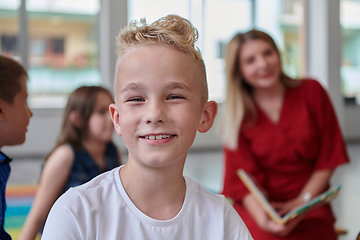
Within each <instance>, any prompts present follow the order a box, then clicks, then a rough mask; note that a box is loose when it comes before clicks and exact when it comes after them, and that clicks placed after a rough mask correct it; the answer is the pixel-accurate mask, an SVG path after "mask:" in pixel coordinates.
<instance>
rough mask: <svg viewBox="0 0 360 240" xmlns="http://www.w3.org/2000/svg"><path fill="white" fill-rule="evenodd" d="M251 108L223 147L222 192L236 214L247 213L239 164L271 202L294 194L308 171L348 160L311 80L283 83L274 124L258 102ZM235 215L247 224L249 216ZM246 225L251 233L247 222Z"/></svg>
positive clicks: (332, 116)
mask: <svg viewBox="0 0 360 240" xmlns="http://www.w3.org/2000/svg"><path fill="white" fill-rule="evenodd" d="M256 110H257V111H256V112H257V116H256V121H255V122H254V125H252V126H251V127H246V126H245V125H242V127H241V130H240V134H239V141H238V142H239V143H238V148H237V149H236V150H229V149H227V148H224V154H225V179H224V188H223V194H224V195H225V196H227V197H230V198H232V199H233V200H234V207H235V209H236V210H238V212H239V213H240V215H241V214H245V215H247V212H246V211H245V212H244V209H242V206H241V200H242V198H243V197H244V196H245V195H247V194H248V190H247V189H246V187H245V186H244V184H243V183H242V182H241V180H240V179H239V178H238V176H237V174H236V170H237V169H239V168H243V169H244V170H245V171H246V172H248V173H250V174H251V175H252V176H253V177H255V179H256V181H257V182H258V183H259V184H260V185H261V187H262V188H263V189H264V190H265V191H266V192H267V193H268V196H269V198H270V199H271V201H286V200H289V199H292V198H295V197H296V196H298V195H299V193H300V191H301V189H302V188H303V186H304V185H305V183H306V182H307V180H308V179H309V177H310V175H311V174H312V173H313V172H314V171H316V170H319V169H334V168H336V167H337V166H339V165H340V164H343V163H346V162H348V161H349V159H348V155H347V152H346V148H345V144H344V141H343V137H342V134H341V131H340V128H339V124H338V122H337V119H336V116H335V113H334V110H333V107H332V105H331V102H330V100H329V97H328V95H327V93H326V91H325V90H324V89H323V88H322V86H321V85H320V84H319V83H318V82H317V81H315V80H310V79H306V80H304V81H303V82H302V83H301V85H300V86H299V87H296V88H286V91H285V96H284V102H283V106H282V109H281V112H280V118H279V121H278V122H277V123H274V122H272V121H271V120H270V119H269V118H268V117H267V115H266V114H265V113H264V112H263V111H262V110H261V109H260V108H259V107H258V106H256ZM240 208H241V209H240ZM325 208H329V207H328V206H327V207H325ZM321 209H322V208H321ZM321 209H320V210H319V211H320V212H321ZM315 212H316V211H315ZM326 212H327V213H324V214H322V215H323V216H322V217H324V218H328V219H330V220H332V222H334V220H333V217H332V214H331V211H330V208H329V210H327V211H326ZM309 215H311V214H309ZM241 216H242V217H243V219H244V221H245V223H246V224H247V225H248V224H250V222H249V223H247V221H248V217H249V218H251V217H250V216H243V215H241ZM249 221H253V220H252V219H249ZM251 224H254V223H253V222H252V223H251ZM255 225H256V224H255ZM300 225H301V224H300ZM248 228H249V230H250V232H251V233H252V234H253V237H254V233H253V232H252V231H251V230H252V229H251V228H252V227H251V226H250V227H249V226H248ZM255 228H256V226H255ZM253 231H255V229H253ZM256 231H259V229H256ZM260 231H261V230H260ZM255 235H256V234H255ZM304 236H306V235H304ZM262 237H265V236H262ZM254 238H255V237H254ZM263 239H265V238H263ZM266 239H272V238H270V237H268V238H266ZM273 239H277V238H273ZM281 239H284V238H281ZM291 239H293V238H291ZM307 239H309V238H307ZM313 239H316V238H313ZM321 239H325V238H321Z"/></svg>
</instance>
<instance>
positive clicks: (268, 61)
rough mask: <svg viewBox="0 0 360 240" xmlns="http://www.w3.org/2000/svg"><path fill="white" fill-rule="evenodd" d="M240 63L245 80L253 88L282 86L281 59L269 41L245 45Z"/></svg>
mask: <svg viewBox="0 0 360 240" xmlns="http://www.w3.org/2000/svg"><path fill="white" fill-rule="evenodd" d="M239 62H240V69H241V73H242V76H243V78H244V80H245V81H246V82H247V83H248V84H250V85H251V86H252V87H253V88H261V89H266V88H271V87H274V86H275V85H277V84H280V74H281V63H280V58H279V55H278V53H277V51H276V49H274V48H273V47H272V45H270V43H268V42H267V41H265V40H262V39H255V40H249V41H246V42H245V43H243V45H242V46H241V48H240V56H239Z"/></svg>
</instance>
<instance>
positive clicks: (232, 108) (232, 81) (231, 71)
mask: <svg viewBox="0 0 360 240" xmlns="http://www.w3.org/2000/svg"><path fill="white" fill-rule="evenodd" d="M255 39H261V40H264V41H266V42H268V43H269V44H270V45H271V46H272V47H273V48H274V49H275V51H276V53H277V54H278V56H279V59H281V58H280V53H279V50H278V48H277V46H276V44H275V42H274V40H273V39H272V38H271V37H270V36H269V35H268V34H266V33H264V32H262V31H258V30H251V31H248V32H246V33H238V34H236V35H235V36H234V37H233V38H232V40H231V41H230V42H229V43H228V45H227V48H226V52H225V62H226V67H225V71H226V83H227V87H226V99H225V102H224V103H223V106H222V112H221V116H220V117H221V119H220V136H221V138H222V141H223V143H224V145H225V146H226V147H228V148H230V149H236V148H237V144H238V138H239V133H240V126H241V124H242V123H243V121H244V116H246V121H248V120H249V123H250V122H252V121H254V120H255V119H256V109H255V104H254V101H253V100H252V98H251V93H252V87H251V86H250V85H249V84H247V83H246V82H245V81H244V78H243V76H242V73H241V71H240V61H239V56H240V49H241V47H242V45H243V44H244V43H245V42H247V41H252V40H255ZM280 81H281V82H282V83H283V84H284V85H285V86H288V87H296V86H298V85H299V83H300V82H299V81H294V80H292V79H290V78H289V77H288V76H287V75H285V73H284V72H283V70H282V69H281V74H280Z"/></svg>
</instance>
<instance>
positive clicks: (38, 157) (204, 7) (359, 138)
mask: <svg viewBox="0 0 360 240" xmlns="http://www.w3.org/2000/svg"><path fill="white" fill-rule="evenodd" d="M170 13H171V14H178V15H181V16H182V17H185V18H187V19H189V20H190V21H191V22H192V23H193V24H194V25H195V27H197V29H198V30H199V34H200V37H199V41H198V44H197V45H198V47H199V48H200V50H201V51H202V54H203V57H204V60H205V64H206V68H207V76H208V84H209V90H210V99H212V100H215V101H217V102H218V103H219V104H220V108H221V103H222V101H223V100H224V97H225V74H224V67H225V65H224V59H223V54H224V48H225V46H226V43H227V42H228V41H230V39H231V38H232V37H233V36H234V35H235V34H236V33H237V32H242V31H247V30H250V29H252V28H257V29H259V30H262V31H265V32H267V33H269V34H270V35H271V36H272V37H273V38H274V39H275V41H276V43H277V45H278V46H279V47H280V51H281V54H282V64H283V67H284V69H285V71H286V73H287V74H288V75H289V76H291V77H294V78H300V77H305V76H306V77H313V78H315V79H317V80H318V81H319V82H320V83H321V84H322V85H323V86H324V87H325V88H326V89H327V90H328V92H329V94H330V97H331V99H332V102H333V105H334V107H335V109H336V112H337V115H338V119H339V121H340V124H341V127H342V129H343V133H344V137H345V139H346V141H347V144H348V148H349V152H350V156H351V160H352V163H351V166H349V167H343V168H342V169H341V170H339V172H337V173H336V175H335V176H334V180H333V181H335V183H340V184H343V185H344V187H343V189H344V190H343V192H344V193H343V195H342V197H341V198H339V200H336V201H335V203H334V204H335V205H336V208H335V211H336V213H337V215H338V217H339V223H340V225H341V227H344V228H345V229H347V230H349V232H348V234H347V235H345V236H342V238H341V239H355V236H356V235H357V233H358V232H359V231H360V225H359V224H358V223H359V222H360V219H359V217H358V216H357V215H359V212H360V207H359V202H360V201H359V200H360V190H359V187H356V186H355V185H354V184H355V183H356V181H359V180H360V179H359V177H358V176H357V175H358V173H360V172H359V171H360V166H359V161H360V0H0V52H1V54H5V55H8V56H12V57H15V58H16V59H18V60H19V61H21V63H22V64H23V65H25V66H26V67H27V69H28V71H29V78H30V80H29V82H28V91H29V98H28V104H29V106H30V108H31V109H32V111H33V113H34V116H33V118H32V119H31V121H30V125H29V127H28V133H27V140H26V142H25V144H23V145H21V146H15V147H4V148H3V149H2V150H3V151H4V152H6V153H7V154H8V155H9V156H12V157H13V158H14V160H15V161H13V163H12V167H13V171H12V175H11V177H10V180H9V184H10V186H11V185H12V184H13V185H24V184H25V185H26V184H36V182H37V181H38V178H39V174H40V169H41V164H42V161H43V159H44V157H45V156H46V155H47V154H48V153H49V151H50V150H51V149H52V148H53V147H54V144H55V141H56V138H57V136H58V134H59V130H60V123H61V120H62V114H63V107H64V106H65V104H66V101H67V97H68V94H69V93H70V92H72V91H73V90H74V89H76V88H77V87H79V86H82V85H102V86H104V87H106V88H108V89H110V90H111V91H112V86H113V77H114V71H115V59H116V55H115V52H116V47H115V37H116V35H117V33H118V32H119V30H120V29H121V28H122V27H123V26H125V25H127V23H128V22H129V21H131V20H139V19H141V18H144V17H145V18H146V20H147V21H148V22H152V21H154V20H157V19H158V18H160V17H162V16H165V15H167V14H170ZM215 125H216V123H215ZM216 131H217V129H216V126H215V127H214V128H213V129H212V130H211V131H209V132H208V133H206V134H198V135H197V137H196V139H195V142H194V145H193V147H192V149H191V152H190V155H189V161H188V162H187V164H186V167H185V173H186V174H188V175H190V176H192V177H193V178H194V179H195V180H197V181H199V182H200V183H202V184H203V185H204V186H205V187H206V188H207V189H209V190H212V191H214V192H219V191H221V186H222V174H223V173H222V154H221V142H220V139H219V137H218V135H217V133H216ZM114 139H115V142H116V144H117V145H118V147H119V148H120V149H121V150H122V151H123V153H126V148H125V146H124V144H123V142H122V140H121V137H119V136H115V137H114ZM18 160H19V161H18ZM25 160H27V161H25ZM351 173H352V175H351ZM347 203H351V204H347ZM354 208H355V210H354ZM24 211H25V212H26V209H25V210H24ZM25 214H26V213H25ZM21 221H22V220H21ZM21 221H20V224H21Z"/></svg>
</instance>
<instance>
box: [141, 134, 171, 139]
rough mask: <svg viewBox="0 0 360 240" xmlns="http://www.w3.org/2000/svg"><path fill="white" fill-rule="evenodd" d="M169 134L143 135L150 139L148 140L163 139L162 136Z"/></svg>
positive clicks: (165, 136) (167, 136)
mask: <svg viewBox="0 0 360 240" xmlns="http://www.w3.org/2000/svg"><path fill="white" fill-rule="evenodd" d="M169 137H170V135H149V136H145V138H146V139H150V140H155V139H156V140H160V139H164V138H169Z"/></svg>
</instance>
